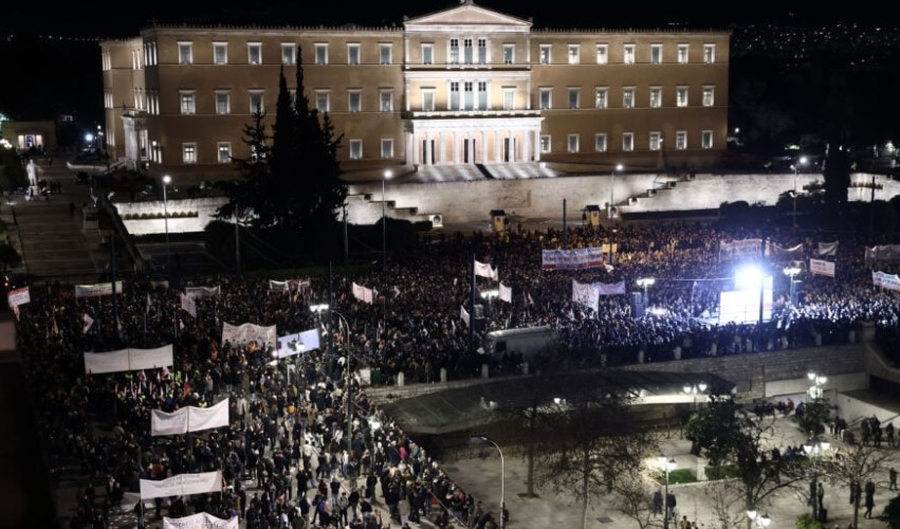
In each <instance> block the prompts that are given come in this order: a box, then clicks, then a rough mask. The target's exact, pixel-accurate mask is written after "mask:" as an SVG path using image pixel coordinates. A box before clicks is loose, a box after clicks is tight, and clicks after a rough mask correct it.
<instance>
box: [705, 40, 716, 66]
mask: <svg viewBox="0 0 900 529" xmlns="http://www.w3.org/2000/svg"><path fill="white" fill-rule="evenodd" d="M703 62H705V63H706V64H712V63H714V62H716V45H715V44H704V45H703Z"/></svg>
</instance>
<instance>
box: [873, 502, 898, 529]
mask: <svg viewBox="0 0 900 529" xmlns="http://www.w3.org/2000/svg"><path fill="white" fill-rule="evenodd" d="M878 519H879V520H881V521H882V522H885V523H886V524H888V527H889V528H890V529H900V495H898V496H895V497H894V499H892V500H891V501H889V502H888V504H887V507H885V508H884V511H882V513H881V516H879V517H878Z"/></svg>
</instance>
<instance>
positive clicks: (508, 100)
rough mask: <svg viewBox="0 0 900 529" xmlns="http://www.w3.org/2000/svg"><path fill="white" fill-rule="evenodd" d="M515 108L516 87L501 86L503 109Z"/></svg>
mask: <svg viewBox="0 0 900 529" xmlns="http://www.w3.org/2000/svg"><path fill="white" fill-rule="evenodd" d="M515 109H516V89H515V87H510V86H504V87H503V110H515Z"/></svg>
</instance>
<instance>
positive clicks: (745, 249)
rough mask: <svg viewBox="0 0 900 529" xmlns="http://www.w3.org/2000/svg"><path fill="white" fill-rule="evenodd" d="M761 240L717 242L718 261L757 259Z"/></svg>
mask: <svg viewBox="0 0 900 529" xmlns="http://www.w3.org/2000/svg"><path fill="white" fill-rule="evenodd" d="M761 249H762V239H741V240H738V241H731V242H727V241H719V260H720V261H728V260H731V259H753V258H757V257H759V252H760V251H761Z"/></svg>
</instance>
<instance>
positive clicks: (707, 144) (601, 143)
mask: <svg viewBox="0 0 900 529" xmlns="http://www.w3.org/2000/svg"><path fill="white" fill-rule="evenodd" d="M662 143H663V138H662V133H660V132H651V133H650V137H649V145H648V148H649V149H650V150H651V151H658V150H660V149H662ZM551 145H552V142H551V136H550V135H542V136H541V152H542V153H544V154H549V153H550V152H551ZM608 148H609V146H608V144H607V135H606V133H598V134H594V152H606V151H607V150H608ZM687 148H688V133H687V131H684V130H680V131H677V132H676V133H675V149H676V150H679V151H683V150H685V149H687ZM700 148H702V149H712V148H713V131H711V130H704V131H702V132H701V133H700ZM622 150H623V151H625V152H631V151H633V150H634V133H633V132H624V133H622ZM566 151H567V152H569V153H572V154H574V153H578V152H581V135H580V134H569V135H568V136H566Z"/></svg>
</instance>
